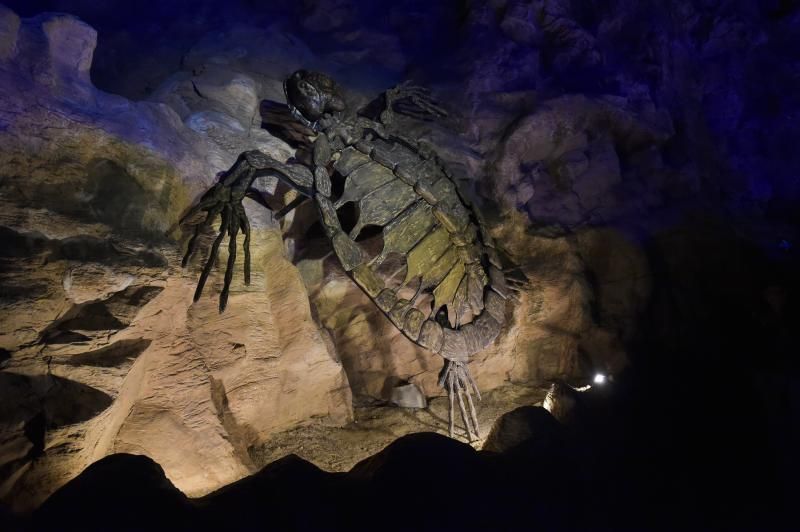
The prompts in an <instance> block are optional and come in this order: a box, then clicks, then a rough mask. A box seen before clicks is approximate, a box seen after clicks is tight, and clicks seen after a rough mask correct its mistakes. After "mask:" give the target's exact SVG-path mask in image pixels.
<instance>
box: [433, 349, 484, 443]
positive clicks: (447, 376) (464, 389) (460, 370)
mask: <svg viewBox="0 0 800 532" xmlns="http://www.w3.org/2000/svg"><path fill="white" fill-rule="evenodd" d="M439 386H441V387H442V388H444V389H445V390H447V397H448V399H449V400H450V408H449V411H448V412H449V415H448V417H449V425H450V437H451V438H452V437H453V435H454V433H455V408H454V403H455V401H456V400H458V409H459V411H460V412H461V420H462V422H463V423H464V428H465V430H466V432H467V440H468V441H473V437H474V439H475V440H479V439H480V437H481V434H480V431H481V429H480V425H479V424H478V413H477V412H476V410H475V403H473V401H472V392H473V391H474V392H475V396H476V397H477V398H478V400H479V401H480V399H481V392H480V390H478V385H477V384H475V381H474V380H473V379H472V375H470V373H469V369H468V368H467V365H466V364H465V363H464V362H456V361H453V360H448V361H447V362H445V366H444V369H443V370H442V373H441V376H440V377H439ZM465 397H466V400H467V406H466V407H465V405H464V398H465ZM467 409H469V415H467Z"/></svg>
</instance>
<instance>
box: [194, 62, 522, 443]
mask: <svg viewBox="0 0 800 532" xmlns="http://www.w3.org/2000/svg"><path fill="white" fill-rule="evenodd" d="M284 91H285V94H286V101H287V104H288V107H289V111H290V112H291V115H292V116H293V117H294V119H296V120H297V121H299V122H300V123H301V124H302V125H303V126H304V131H305V133H306V140H307V142H308V145H309V147H310V161H308V162H306V163H303V162H299V161H296V160H290V161H289V162H282V161H278V160H276V159H274V158H272V157H270V156H268V155H265V154H264V153H262V152H259V151H248V152H245V153H242V154H241V155H240V156H239V158H238V160H237V161H236V163H235V164H234V165H233V166H232V167H231V169H230V170H228V171H227V172H226V173H224V174H223V175H222V176H221V177H220V179H219V181H218V182H217V183H216V184H215V185H214V186H213V187H212V188H210V189H209V190H208V191H207V192H206V193H205V194H204V195H203V196H202V197H201V199H200V200H199V201H198V203H197V204H195V205H194V206H193V207H192V208H191V209H190V210H189V212H188V213H187V214H186V216H184V218H183V220H182V222H186V221H188V220H189V219H191V218H193V217H195V215H197V214H198V213H200V212H205V213H206V216H205V218H204V219H203V221H202V222H200V223H198V224H197V225H196V227H195V230H194V234H193V236H192V237H191V239H190V240H189V245H188V249H187V251H186V254H185V256H184V258H183V265H184V266H186V264H187V263H188V261H189V259H190V258H191V256H192V255H193V253H194V252H195V251H196V249H197V247H198V242H199V237H200V235H201V234H203V232H204V231H205V230H206V229H207V228H208V227H209V226H210V225H211V224H212V223H213V222H214V220H216V219H217V217H218V216H219V217H220V218H221V224H220V227H219V233H218V234H217V236H216V238H215V239H214V241H213V243H212V244H211V249H210V253H209V255H208V259H207V260H206V262H205V265H204V267H203V269H202V273H201V274H200V278H199V281H198V283H197V289H196V291H195V295H194V300H195V301H197V300H198V299H199V298H200V296H201V294H202V292H203V287H204V286H205V283H206V281H207V279H208V276H209V273H210V272H211V269H212V267H213V266H214V262H215V260H216V256H217V251H218V249H219V247H220V245H221V244H222V242H223V240H224V238H225V235H226V234H227V235H228V237H229V242H228V263H227V268H226V270H225V277H224V284H223V288H222V292H221V294H220V298H219V309H220V312H222V311H224V310H225V307H226V305H227V301H228V293H229V289H230V284H231V280H232V277H233V271H234V264H235V261H236V253H237V237H238V236H239V233H240V232H241V233H244V243H243V248H244V281H245V283H246V284H249V282H250V224H249V222H248V219H247V216H246V214H245V210H244V207H243V206H242V200H243V199H244V198H245V197H249V198H252V199H254V200H256V201H258V202H259V203H260V204H262V205H264V206H265V207H267V208H269V206H268V205H267V203H266V202H265V201H264V200H263V198H262V196H261V194H260V193H259V192H258V191H257V190H255V189H254V188H253V182H254V180H255V179H256V178H258V177H259V176H265V175H270V176H275V177H277V178H278V179H279V180H280V181H282V182H284V183H286V184H287V185H289V186H290V187H292V188H294V189H295V190H297V191H298V192H299V193H300V195H299V197H298V199H297V200H295V201H292V202H291V203H290V204H289V205H287V206H286V207H285V208H283V209H281V210H280V212H279V213H278V214H277V216H278V217H280V216H282V215H284V214H286V212H288V211H289V210H291V209H292V208H294V207H296V206H297V205H298V204H299V203H300V202H302V201H303V200H308V199H310V200H313V201H314V203H315V204H316V208H317V211H318V214H319V219H320V222H321V224H322V227H323V228H324V231H325V234H326V235H327V237H328V238H329V239H330V242H331V245H332V247H333V251H334V253H335V254H336V256H337V258H338V259H339V262H340V263H341V266H342V268H343V269H344V271H345V272H347V274H348V275H349V276H350V278H352V280H353V281H354V282H355V283H356V284H357V285H358V286H359V287H360V288H361V289H362V290H363V291H364V292H365V293H366V294H367V296H369V298H370V299H371V300H372V301H373V302H374V303H375V305H376V306H377V307H378V308H379V309H380V310H381V312H383V313H384V314H385V315H386V316H387V317H388V319H389V320H390V321H391V322H392V323H393V324H394V325H395V326H396V327H397V328H398V329H399V330H400V331H402V333H403V334H404V335H405V336H406V337H407V338H408V339H409V340H411V341H412V342H414V343H416V344H417V345H420V346H422V347H423V348H425V349H429V350H430V351H432V352H434V353H437V354H439V355H441V356H442V357H443V358H444V359H445V366H444V368H443V370H442V372H441V375H440V379H439V385H440V386H442V387H444V388H445V389H446V391H447V394H448V396H449V430H450V436H451V437H452V436H453V432H454V424H455V419H454V418H455V414H454V410H455V403H456V401H457V402H458V407H459V410H460V413H461V419H462V421H463V423H464V428H465V430H466V433H467V438H468V439H469V440H472V438H473V436H474V437H475V438H479V437H480V432H479V431H480V429H479V427H478V417H477V413H476V411H475V405H474V402H473V398H472V396H473V393H474V394H475V396H476V397H477V398H478V399H480V392H479V390H478V387H477V385H476V384H475V381H474V380H473V379H472V376H471V375H470V373H469V370H468V367H467V362H468V361H469V360H470V357H471V356H472V355H473V354H475V353H476V352H478V351H480V350H482V349H484V348H485V347H487V346H488V345H489V344H491V343H492V342H493V341H494V340H495V338H496V337H497V335H498V334H499V332H500V330H501V328H502V327H503V325H504V323H505V316H506V302H507V301H508V300H509V299H511V296H512V293H511V292H510V289H509V286H508V285H507V284H506V279H505V276H504V274H503V270H502V266H501V262H500V258H499V256H498V253H497V251H496V250H495V246H494V242H493V240H492V238H491V236H490V235H489V234H488V232H487V230H486V228H485V226H484V223H483V221H482V220H483V219H482V217H481V215H480V212H479V211H478V210H477V209H476V208H475V207H474V206H471V205H470V204H469V202H468V201H466V200H465V199H464V198H463V197H462V196H461V195H460V193H459V191H458V190H457V187H456V186H455V183H454V181H453V179H452V175H451V174H450V172H449V171H448V169H447V168H446V167H445V165H444V164H443V163H442V161H441V160H440V159H439V157H437V156H436V154H435V153H434V152H433V150H431V149H430V148H429V147H428V146H426V145H421V144H419V143H418V142H416V141H415V140H413V139H410V138H407V137H406V136H404V135H403V133H402V132H401V131H400V128H399V127H398V126H397V125H396V124H397V120H396V118H397V117H396V115H397V114H398V113H400V114H405V115H408V116H411V117H414V118H437V117H442V116H445V114H446V113H445V112H444V111H443V110H442V109H441V108H440V107H439V106H438V105H437V104H436V103H435V102H434V101H433V100H432V99H431V98H430V96H429V94H428V92H427V91H426V90H424V89H422V88H419V87H415V86H411V85H409V84H408V83H405V84H401V85H399V86H397V87H395V88H393V89H390V90H388V91H386V92H385V93H384V95H383V97H384V98H383V100H384V103H385V109H384V110H383V111H382V112H381V113H380V116H379V118H378V119H377V120H371V119H369V118H366V117H364V116H362V115H360V114H358V113H356V112H354V111H351V110H349V109H348V108H347V106H346V104H345V99H344V97H343V94H342V92H341V90H340V88H339V87H338V86H337V84H336V83H335V82H334V81H333V80H332V79H331V78H329V77H328V76H326V75H324V74H320V73H317V72H308V71H305V70H300V71H297V72H295V73H294V74H292V75H291V76H290V77H289V78H288V79H287V80H286V81H285V82H284ZM351 202H352V203H353V204H355V205H357V213H358V215H357V219H356V221H355V223H354V224H349V223H346V222H345V220H344V219H343V217H342V207H344V206H346V205H347V204H349V203H351ZM349 225H352V227H347V226H349ZM343 226H345V227H343ZM368 226H373V227H376V228H379V231H380V233H381V235H382V242H383V246H382V249H379V250H374V249H373V250H372V251H370V250H369V247H368V246H365V245H363V244H362V242H361V241H360V239H359V236H360V234H361V233H362V231H363V230H364V229H365V228H367V227H368ZM374 231H375V229H374V228H373V232H374ZM388 259H393V260H388ZM392 263H394V264H395V265H396V264H398V263H399V264H401V268H400V269H399V270H397V271H394V273H391V272H389V273H386V272H385V271H384V270H385V267H384V266H385V265H386V264H392ZM403 294H405V295H406V297H402V296H403ZM465 403H466V404H465ZM467 411H469V414H468V413H467Z"/></svg>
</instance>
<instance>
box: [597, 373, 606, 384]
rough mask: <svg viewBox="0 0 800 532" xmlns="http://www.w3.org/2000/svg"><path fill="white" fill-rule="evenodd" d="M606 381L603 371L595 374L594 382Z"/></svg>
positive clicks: (601, 382)
mask: <svg viewBox="0 0 800 532" xmlns="http://www.w3.org/2000/svg"><path fill="white" fill-rule="evenodd" d="M605 382H606V376H605V375H603V374H602V373H597V374H596V375H595V376H594V383H595V384H604V383H605Z"/></svg>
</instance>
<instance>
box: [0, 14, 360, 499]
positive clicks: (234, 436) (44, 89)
mask: <svg viewBox="0 0 800 532" xmlns="http://www.w3.org/2000/svg"><path fill="white" fill-rule="evenodd" d="M3 20H4V26H3V30H4V34H3V35H4V38H5V42H6V49H7V50H6V52H5V53H4V58H3V62H2V65H0V76H1V77H2V83H0V87H2V91H3V105H2V107H1V108H0V113H2V121H3V130H2V134H0V145H2V150H0V153H1V155H0V157H2V166H3V181H2V196H1V197H0V201H2V209H1V210H2V212H3V215H2V216H3V219H2V225H3V229H2V231H3V246H2V247H3V252H2V254H3V257H2V260H3V265H4V268H3V269H4V274H3V282H2V285H3V288H2V291H3V299H2V306H3V309H2V312H1V313H0V342H2V347H3V349H4V351H3V352H4V353H7V354H8V357H6V359H5V360H4V361H3V371H2V373H0V378H2V379H3V386H2V387H0V389H2V393H3V401H2V405H3V406H2V408H3V416H2V426H3V431H2V434H3V438H2V441H3V443H2V445H3V447H2V448H3V452H2V471H3V474H2V494H3V497H4V499H5V500H6V501H7V502H8V503H9V504H10V505H11V506H12V507H13V508H16V509H25V508H30V507H31V506H32V505H36V504H37V503H38V502H39V501H41V500H42V498H43V497H45V496H46V495H47V494H48V493H49V492H51V491H52V490H53V489H54V488H55V487H57V486H58V485H60V484H62V483H63V482H65V481H66V480H68V479H69V478H71V477H72V476H74V475H75V474H76V472H77V471H79V470H80V469H82V468H83V467H85V466H86V465H87V464H89V463H91V462H93V461H94V460H97V459H98V458H100V457H102V456H105V455H106V454H109V453H113V452H122V451H126V452H135V453H143V454H147V455H148V456H151V457H153V458H154V459H156V460H158V462H159V463H161V464H162V465H163V467H164V468H165V470H166V472H167V475H168V476H169V477H170V479H171V480H172V481H173V482H174V483H175V484H176V485H177V486H178V487H179V488H180V489H182V490H184V491H185V492H187V493H192V494H201V493H204V492H206V491H208V490H210V489H213V488H215V487H217V486H219V485H221V484H224V483H227V482H230V481H232V480H235V479H237V478H240V477H241V476H243V475H246V474H248V473H249V472H250V471H251V470H252V468H253V467H254V466H253V463H252V460H251V458H250V455H249V449H250V448H251V447H252V446H254V445H257V444H260V443H261V442H263V440H264V439H265V438H266V437H268V435H270V434H272V433H273V432H275V431H277V430H281V429H285V428H288V427H292V426H295V425H296V424H298V423H301V422H304V421H307V420H308V419H311V418H316V419H318V420H319V421H320V422H323V423H330V424H343V423H346V422H347V421H349V420H350V419H351V418H352V410H351V406H350V404H351V403H350V401H351V399H350V397H351V395H350V389H349V386H348V382H347V376H346V374H345V373H344V371H343V369H342V365H341V362H340V361H339V358H338V356H337V353H336V350H335V348H334V346H333V344H332V343H331V340H330V338H329V336H328V333H327V332H325V331H324V330H322V329H321V328H320V327H319V326H318V325H317V324H316V322H315V321H314V320H313V318H312V311H311V307H310V306H309V303H308V297H307V295H306V292H305V288H304V286H303V283H302V279H301V277H300V275H299V273H298V271H297V269H296V268H294V266H292V264H291V263H290V262H289V261H287V259H286V257H285V254H284V246H283V242H282V240H281V238H280V234H279V233H278V232H277V231H276V228H275V225H274V224H273V222H272V221H271V220H270V219H269V217H265V216H263V215H262V214H261V213H260V212H258V211H255V212H253V216H252V217H251V220H252V222H253V225H254V227H255V231H254V236H253V239H254V254H253V264H254V269H253V270H254V271H253V283H252V284H251V285H250V286H249V287H244V286H243V285H242V284H241V281H240V280H237V284H236V285H235V287H234V293H233V294H232V297H231V302H232V303H233V307H235V308H232V309H231V310H230V311H229V312H227V313H226V314H224V315H219V314H218V313H217V310H216V307H217V305H216V301H215V299H214V297H213V295H212V296H209V297H206V298H203V299H202V300H201V301H199V302H198V303H197V304H194V305H191V297H192V293H193V290H194V285H195V282H196V278H197V274H198V271H199V267H200V265H201V264H202V262H201V260H203V259H205V257H202V256H200V257H196V260H195V261H194V262H193V264H192V266H191V267H190V268H189V269H188V270H186V271H182V270H181V269H180V267H179V263H180V255H179V253H180V246H179V245H176V240H173V239H180V237H181V233H180V232H175V231H174V226H175V223H176V221H177V219H178V217H179V216H180V215H181V212H182V211H183V210H185V209H186V207H188V205H189V203H190V202H191V201H192V198H194V197H195V196H196V195H197V194H198V193H199V192H200V191H202V190H203V189H204V188H205V187H206V186H207V185H208V183H210V182H211V180H212V179H213V178H214V173H215V172H218V171H221V170H223V169H225V168H227V167H228V166H229V165H230V164H231V163H232V162H233V161H234V160H235V157H236V156H237V155H238V153H239V152H240V151H241V150H243V149H246V148H256V147H257V148H260V149H263V150H266V151H270V153H273V154H274V155H275V156H278V157H284V158H285V157H286V154H288V153H289V148H288V146H286V145H285V144H283V143H282V142H280V141H278V140H276V139H274V138H273V137H271V136H270V135H269V134H267V133H266V132H262V131H261V130H260V128H259V127H258V126H259V124H258V123H256V124H255V126H254V127H252V128H251V124H250V122H249V121H248V119H250V118H251V117H252V116H253V114H254V113H255V112H256V110H257V108H258V100H257V99H256V96H255V92H254V91H255V88H254V85H253V83H252V81H251V82H248V81H247V80H246V79H244V78H242V77H232V78H228V81H227V82H225V83H221V82H218V78H213V77H208V76H207V77H204V78H203V79H202V80H200V81H198V83H199V86H200V87H202V89H203V90H204V91H205V92H206V94H207V96H204V101H208V102H209V103H208V105H207V107H206V108H204V110H203V111H196V112H190V113H188V114H186V115H185V116H181V115H180V114H179V113H178V112H176V111H175V110H173V109H172V108H171V107H169V106H168V105H166V104H163V103H155V102H138V103H133V102H130V101H128V100H126V99H124V98H122V97H119V96H114V95H110V94H106V93H103V92H101V91H99V90H97V89H96V88H94V87H93V86H92V85H91V83H90V81H89V78H88V69H89V65H90V64H91V57H92V52H93V50H94V45H95V32H94V30H92V29H91V28H90V27H89V26H87V25H86V24H84V23H82V22H80V21H79V20H77V19H75V18H73V17H70V16H65V15H42V16H39V17H36V18H33V19H25V20H22V21H20V19H19V18H17V17H16V16H15V15H14V14H13V13H11V12H10V11H8V10H5V11H4V12H3ZM165 91H166V89H165ZM178 93H179V89H177V88H176V89H175V91H174V92H171V93H170V94H173V95H174V98H177V97H178V96H177V95H176V94H178ZM225 94H227V96H225ZM219 102H222V103H219ZM237 102H238V103H237ZM191 103H192V102H189V103H187V104H186V105H189V104H191ZM225 104H227V105H232V106H233V107H227V108H226V107H224V105H225ZM175 105H176V107H177V106H178V105H177V104H175ZM225 128H232V129H225ZM250 129H253V130H254V132H255V133H254V134H253V135H250V136H248V135H247V132H248V131H249V130H250ZM231 131H232V132H233V133H238V132H241V135H239V136H236V135H234V134H233V133H231ZM267 185H268V184H267ZM250 208H251V206H248V209H250ZM178 241H180V240H178ZM239 267H240V268H241V265H239ZM220 282H221V279H220V278H219V276H218V274H217V273H214V274H213V275H212V279H211V280H210V288H211V289H212V290H214V291H218V290H219V288H218V284H219V283H220Z"/></svg>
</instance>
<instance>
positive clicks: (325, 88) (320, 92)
mask: <svg viewBox="0 0 800 532" xmlns="http://www.w3.org/2000/svg"><path fill="white" fill-rule="evenodd" d="M283 90H284V92H285V93H286V103H287V104H288V105H289V109H291V111H292V114H293V115H294V116H295V117H296V118H298V119H300V120H301V121H302V122H304V123H305V124H306V125H308V126H311V127H314V126H315V125H316V123H317V121H318V120H319V119H320V118H322V117H323V116H325V115H326V114H333V113H336V112H340V111H344V110H345V103H344V97H343V96H342V91H341V90H340V89H339V86H338V85H337V84H336V82H335V81H333V80H332V79H331V78H329V77H328V76H326V75H325V74H320V73H319V72H310V71H308V70H298V71H297V72H295V73H294V74H292V75H291V76H289V77H288V78H287V79H286V81H284V82H283Z"/></svg>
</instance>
